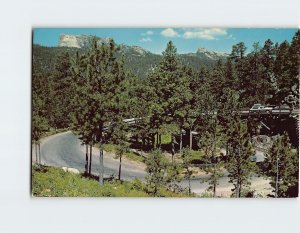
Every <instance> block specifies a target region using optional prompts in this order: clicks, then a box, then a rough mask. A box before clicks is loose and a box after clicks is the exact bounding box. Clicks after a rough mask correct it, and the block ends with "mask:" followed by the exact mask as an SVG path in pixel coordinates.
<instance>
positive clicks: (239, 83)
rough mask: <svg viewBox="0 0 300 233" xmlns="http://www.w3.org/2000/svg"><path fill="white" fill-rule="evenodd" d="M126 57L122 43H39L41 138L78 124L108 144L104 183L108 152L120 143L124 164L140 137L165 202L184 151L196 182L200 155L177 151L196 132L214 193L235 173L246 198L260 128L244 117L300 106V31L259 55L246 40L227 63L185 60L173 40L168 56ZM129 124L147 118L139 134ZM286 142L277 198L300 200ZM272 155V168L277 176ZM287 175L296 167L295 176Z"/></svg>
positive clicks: (278, 143)
mask: <svg viewBox="0 0 300 233" xmlns="http://www.w3.org/2000/svg"><path fill="white" fill-rule="evenodd" d="M122 51H124V48H123V50H122V48H120V46H118V45H116V44H115V43H114V41H113V40H110V41H109V42H108V43H107V44H103V45H99V44H98V43H97V40H96V39H94V40H93V42H92V44H91V46H89V47H87V48H67V47H59V48H45V47H41V46H33V73H32V138H33V140H34V141H35V142H36V143H37V144H38V142H39V139H40V137H41V133H42V132H43V131H45V130H47V129H48V128H49V127H53V128H66V127H69V128H71V129H72V130H73V131H74V132H76V133H77V134H78V135H80V139H81V141H82V143H84V144H86V145H93V144H95V143H98V144H99V148H100V167H101V169H102V170H100V174H99V182H100V184H103V145H104V144H105V143H107V142H112V143H114V144H116V145H118V150H117V151H118V152H117V156H118V158H120V164H121V158H122V155H123V154H124V153H125V152H124V151H126V149H125V148H127V147H128V141H129V139H128V135H131V137H133V138H134V139H135V140H136V142H137V143H140V147H141V148H142V149H143V150H145V151H151V153H150V155H149V157H148V160H147V162H146V164H147V173H148V176H147V177H146V180H147V182H148V184H149V187H150V191H149V192H151V194H152V195H154V196H155V195H156V194H157V191H158V189H159V187H160V186H161V184H162V183H160V182H163V180H165V178H166V177H164V175H162V174H165V173H168V172H169V170H168V169H171V172H173V175H172V174H171V175H170V174H169V173H168V174H169V175H170V176H168V177H167V179H168V182H169V183H170V184H173V185H174V184H175V183H176V179H177V178H176V177H177V176H178V174H177V170H178V167H177V165H178V164H177V163H176V160H175V151H176V150H177V149H178V148H180V153H181V156H182V159H183V161H184V163H183V164H184V168H185V169H186V176H187V177H188V179H189V178H190V170H189V168H190V166H191V159H190V157H191V155H190V151H188V150H187V151H185V150H183V151H182V147H181V146H182V143H181V142H180V146H176V148H175V137H176V135H180V134H181V132H182V130H184V131H185V132H186V134H187V135H190V141H189V149H190V150H192V149H193V145H192V144H193V140H192V131H197V132H198V136H197V137H196V141H197V145H198V147H200V148H201V149H202V152H201V153H204V158H205V160H204V162H205V164H207V165H208V167H207V168H205V171H206V172H207V173H208V174H210V176H209V180H208V182H209V184H210V187H211V190H213V195H214V196H215V189H216V186H217V184H218V178H219V177H220V176H221V171H222V169H224V168H226V170H227V171H228V173H229V176H228V177H229V178H230V182H231V183H233V184H234V187H235V188H234V190H233V192H234V195H236V196H237V197H241V196H243V195H244V191H246V190H247V189H246V188H247V187H248V183H249V182H250V181H249V179H250V176H251V174H252V173H253V172H255V171H256V170H255V168H254V167H255V166H254V164H253V163H251V160H250V159H249V158H250V156H252V155H253V151H254V148H253V142H252V137H253V136H254V135H255V134H257V132H258V129H259V122H260V121H259V119H256V120H255V119H254V120H251V119H249V120H244V119H242V118H241V116H240V114H239V112H240V110H241V109H243V108H247V109H249V108H251V106H252V105H253V104H256V103H260V104H263V105H274V106H279V105H282V104H286V105H289V107H290V108H298V106H299V62H300V31H299V30H298V31H297V32H296V34H295V35H294V37H293V39H292V42H291V43H288V42H287V41H284V42H283V43H281V44H274V43H273V42H272V41H271V40H266V41H265V43H264V44H262V45H260V44H258V43H254V44H253V48H246V46H245V44H244V43H243V42H240V43H237V44H236V45H234V46H233V47H232V52H231V54H230V55H229V56H228V58H227V59H225V60H224V59H220V60H218V61H216V60H210V61H209V62H208V61H204V60H201V59H200V58H199V56H196V55H193V56H188V55H178V53H177V49H176V47H175V45H174V44H173V42H172V41H170V42H168V43H167V45H166V49H165V51H164V52H163V53H162V56H159V55H154V54H151V53H148V52H146V53H144V52H142V53H141V52H140V51H138V52H137V50H136V48H133V49H127V50H126V53H123V54H122V53H121V52H122ZM200 57H201V56H200ZM197 59H198V60H197ZM215 113H217V114H215ZM126 118H137V119H139V121H138V124H137V125H136V126H135V127H130V128H129V127H128V125H127V124H125V123H124V121H123V119H126ZM165 134H168V135H171V140H170V141H171V142H170V148H169V151H170V153H171V154H172V163H171V165H170V164H168V163H166V162H165V159H164V156H163V154H162V153H161V148H162V135H165ZM278 138H279V139H278V140H275V141H274V145H273V147H272V148H271V150H270V153H269V154H274V156H276V154H277V156H278V154H280V155H282V153H281V152H280V151H288V152H286V153H285V154H286V155H287V156H286V157H282V158H281V159H282V161H283V162H284V163H285V164H287V165H288V167H282V169H283V170H282V171H283V173H282V177H283V178H282V179H285V182H286V183H282V186H280V187H278V180H275V181H274V182H273V183H271V185H272V187H274V190H275V191H274V193H275V196H276V197H277V195H278V196H282V197H284V196H287V195H291V194H290V192H289V191H287V190H290V189H292V188H293V189H294V184H295V182H296V181H297V174H298V173H297V171H298V170H297V169H298V168H297V166H296V165H295V164H297V156H296V155H295V153H294V151H293V150H292V148H291V147H290V144H289V139H288V137H287V135H285V134H284V135H283V136H282V135H281V136H278ZM224 145H225V146H224ZM221 147H226V154H227V158H226V159H225V163H223V162H221V161H220V158H218V156H217V155H216V154H217V152H216V151H217V149H218V148H219V149H220V148H221ZM274 156H273V157H272V158H274ZM101 158H102V160H101ZM272 158H270V159H269V160H270V163H269V168H270V169H274V166H273V165H274V163H273V162H272V161H273V160H272ZM101 161H102V162H101ZM157 166H158V167H157ZM285 168H287V169H290V170H289V171H288V172H289V175H288V176H285V175H286V174H288V173H286V172H285V171H284V169H285ZM269 171H270V170H269ZM176 174H177V175H176ZM268 174H269V173H268ZM161 175H162V177H160V176H161ZM271 176H274V174H273V173H272V175H271ZM295 180H296V181H295ZM296 183H297V182H296ZM292 184H293V185H292ZM284 185H285V186H284ZM275 186H276V187H275ZM292 186H293V187H292ZM172 187H173V186H172ZM174 189H175V188H174ZM293 195H295V194H293Z"/></svg>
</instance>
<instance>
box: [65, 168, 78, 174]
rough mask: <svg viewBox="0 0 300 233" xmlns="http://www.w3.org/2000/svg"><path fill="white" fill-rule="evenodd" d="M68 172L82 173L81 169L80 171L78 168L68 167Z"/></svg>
mask: <svg viewBox="0 0 300 233" xmlns="http://www.w3.org/2000/svg"><path fill="white" fill-rule="evenodd" d="M67 171H68V172H70V173H73V174H80V171H78V170H77V169H76V168H71V167H70V168H68V170H67Z"/></svg>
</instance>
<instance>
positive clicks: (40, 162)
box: [38, 143, 42, 164]
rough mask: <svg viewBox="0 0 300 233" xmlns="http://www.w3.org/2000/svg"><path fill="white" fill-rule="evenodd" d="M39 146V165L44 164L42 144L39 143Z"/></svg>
mask: <svg viewBox="0 0 300 233" xmlns="http://www.w3.org/2000/svg"><path fill="white" fill-rule="evenodd" d="M38 146H39V164H42V161H41V160H42V156H41V144H40V143H39V144H38Z"/></svg>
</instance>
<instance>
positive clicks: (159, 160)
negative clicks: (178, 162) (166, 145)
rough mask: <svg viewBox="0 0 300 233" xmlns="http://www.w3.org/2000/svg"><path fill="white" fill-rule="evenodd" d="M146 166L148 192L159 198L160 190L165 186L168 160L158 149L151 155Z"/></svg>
mask: <svg viewBox="0 0 300 233" xmlns="http://www.w3.org/2000/svg"><path fill="white" fill-rule="evenodd" d="M146 165H147V168H146V172H147V175H146V182H147V188H148V192H149V193H150V194H152V195H153V196H157V195H158V191H159V189H160V188H161V187H162V186H163V185H164V184H165V177H166V170H167V160H166V158H165V157H164V155H163V154H162V152H161V150H159V149H156V150H153V151H152V152H151V153H150V154H149V156H148V158H147V160H146Z"/></svg>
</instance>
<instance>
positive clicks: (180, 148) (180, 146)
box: [179, 129, 182, 153]
mask: <svg viewBox="0 0 300 233" xmlns="http://www.w3.org/2000/svg"><path fill="white" fill-rule="evenodd" d="M179 151H180V153H181V152H182V129H180V144H179Z"/></svg>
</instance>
